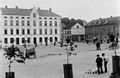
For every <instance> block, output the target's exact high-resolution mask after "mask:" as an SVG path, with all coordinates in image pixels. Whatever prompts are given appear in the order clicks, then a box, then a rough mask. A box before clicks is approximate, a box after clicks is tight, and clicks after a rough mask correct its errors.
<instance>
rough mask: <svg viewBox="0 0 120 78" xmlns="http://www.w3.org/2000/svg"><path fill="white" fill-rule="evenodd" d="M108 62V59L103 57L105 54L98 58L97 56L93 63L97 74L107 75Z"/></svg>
mask: <svg viewBox="0 0 120 78" xmlns="http://www.w3.org/2000/svg"><path fill="white" fill-rule="evenodd" d="M108 61H109V58H108V57H107V56H106V55H105V53H102V57H100V55H99V54H97V58H96V60H95V62H96V65H97V72H98V74H102V73H107V64H108ZM103 65H104V70H103Z"/></svg>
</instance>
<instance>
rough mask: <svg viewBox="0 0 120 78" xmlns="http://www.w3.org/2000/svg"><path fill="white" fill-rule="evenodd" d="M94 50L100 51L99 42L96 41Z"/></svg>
mask: <svg viewBox="0 0 120 78" xmlns="http://www.w3.org/2000/svg"><path fill="white" fill-rule="evenodd" d="M96 50H101V47H100V42H99V41H97V43H96Z"/></svg>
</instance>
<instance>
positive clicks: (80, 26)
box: [71, 23, 84, 29]
mask: <svg viewBox="0 0 120 78" xmlns="http://www.w3.org/2000/svg"><path fill="white" fill-rule="evenodd" d="M76 26H79V28H84V27H83V26H82V25H80V24H79V23H76V24H75V25H73V26H72V27H71V28H75V29H76Z"/></svg>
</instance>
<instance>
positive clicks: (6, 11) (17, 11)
mask: <svg viewBox="0 0 120 78" xmlns="http://www.w3.org/2000/svg"><path fill="white" fill-rule="evenodd" d="M0 9H1V11H2V14H3V15H20V16H29V15H30V13H31V11H32V9H33V8H31V9H23V8H18V7H16V8H8V7H5V8H0ZM36 11H37V12H38V14H39V15H40V16H58V17H60V15H58V14H56V13H54V12H52V11H51V9H50V10H41V9H39V8H38V9H37V10H36Z"/></svg>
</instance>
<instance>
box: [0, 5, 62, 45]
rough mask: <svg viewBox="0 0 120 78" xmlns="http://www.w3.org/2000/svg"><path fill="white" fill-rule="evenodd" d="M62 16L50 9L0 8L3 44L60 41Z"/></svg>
mask: <svg viewBox="0 0 120 78" xmlns="http://www.w3.org/2000/svg"><path fill="white" fill-rule="evenodd" d="M60 36H61V16H59V15H57V14H55V13H53V12H52V10H51V9H49V10H41V9H40V8H38V9H36V8H35V7H33V8H31V9H21V8H18V7H16V8H8V7H7V6H6V7H5V8H0V40H1V42H2V45H11V44H13V40H14V41H15V42H14V44H18V45H22V44H24V40H27V43H30V44H45V43H48V44H51V43H53V42H54V41H60Z"/></svg>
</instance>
